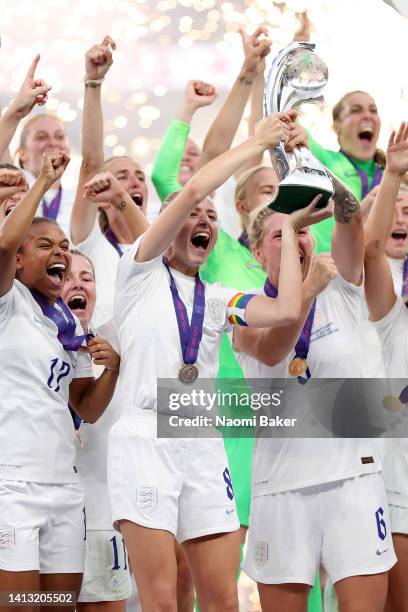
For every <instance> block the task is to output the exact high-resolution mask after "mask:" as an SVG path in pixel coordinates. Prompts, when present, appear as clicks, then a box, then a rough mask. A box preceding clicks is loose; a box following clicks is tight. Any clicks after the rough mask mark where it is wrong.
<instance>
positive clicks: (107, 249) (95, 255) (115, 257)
mask: <svg viewBox="0 0 408 612" xmlns="http://www.w3.org/2000/svg"><path fill="white" fill-rule="evenodd" d="M120 247H121V249H122V250H123V251H124V250H126V249H127V248H129V245H120ZM75 249H77V250H78V251H80V252H81V253H83V254H84V255H86V256H87V257H89V259H90V260H91V261H92V263H93V266H94V269H95V284H96V304H95V311H94V313H93V315H92V321H93V323H94V325H95V326H96V327H100V326H101V325H103V324H104V323H107V322H108V321H110V319H111V318H112V316H113V297H114V294H115V283H116V274H117V270H118V263H119V259H120V257H119V253H118V252H117V250H116V249H115V247H114V246H113V245H112V244H111V243H110V242H109V241H108V240H107V239H106V238H105V236H104V235H103V234H102V232H101V230H100V227H99V224H98V221H96V223H95V225H94V228H93V230H92V232H91V233H90V234H89V236H88V238H86V240H84V241H83V242H80V243H78V244H76V245H75Z"/></svg>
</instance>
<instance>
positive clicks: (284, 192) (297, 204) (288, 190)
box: [268, 185, 333, 215]
mask: <svg viewBox="0 0 408 612" xmlns="http://www.w3.org/2000/svg"><path fill="white" fill-rule="evenodd" d="M319 194H321V195H322V197H321V199H320V200H319V203H318V204H317V206H316V208H324V207H325V206H327V203H328V201H329V200H330V198H331V197H332V195H333V191H332V190H330V191H327V190H326V189H322V188H321V187H315V186H311V185H279V190H278V193H277V195H276V198H275V199H274V200H273V201H272V202H270V203H269V204H268V208H272V210H275V211H276V212H280V213H285V214H287V215H289V214H290V213H292V212H294V211H295V210H299V208H306V206H308V205H309V204H310V202H311V201H312V200H313V198H315V197H316V196H317V195H319Z"/></svg>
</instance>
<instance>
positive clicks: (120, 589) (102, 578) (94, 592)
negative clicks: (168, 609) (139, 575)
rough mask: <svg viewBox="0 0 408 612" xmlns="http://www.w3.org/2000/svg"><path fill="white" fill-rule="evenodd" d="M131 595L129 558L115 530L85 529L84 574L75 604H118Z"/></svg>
mask: <svg viewBox="0 0 408 612" xmlns="http://www.w3.org/2000/svg"><path fill="white" fill-rule="evenodd" d="M131 593H132V585H131V580H130V572H129V565H128V557H127V552H126V548H125V543H124V542H123V539H122V536H121V535H119V534H118V533H117V532H116V531H114V530H113V529H112V530H107V531H99V530H98V531H94V530H90V529H88V530H87V533H86V554H85V572H84V577H83V580H82V588H81V593H80V595H79V598H78V601H81V602H97V601H120V600H122V599H127V598H128V597H129V596H130V595H131Z"/></svg>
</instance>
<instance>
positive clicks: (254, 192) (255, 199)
mask: <svg viewBox="0 0 408 612" xmlns="http://www.w3.org/2000/svg"><path fill="white" fill-rule="evenodd" d="M247 176H248V178H246V177H247ZM241 180H242V181H243V182H242V187H240V181H238V184H237V188H236V202H235V206H236V208H237V211H238V213H239V214H240V216H241V220H242V225H243V227H244V228H247V227H248V223H249V214H250V213H251V212H252V211H253V210H255V209H256V208H258V207H259V206H266V205H267V204H269V203H270V202H271V200H272V199H273V197H274V195H275V193H276V189H277V186H278V177H277V176H276V173H275V171H274V170H273V168H266V167H265V168H260V169H257V170H255V171H253V172H252V173H251V171H249V172H248V173H245V174H244V175H243V176H242V178H241Z"/></svg>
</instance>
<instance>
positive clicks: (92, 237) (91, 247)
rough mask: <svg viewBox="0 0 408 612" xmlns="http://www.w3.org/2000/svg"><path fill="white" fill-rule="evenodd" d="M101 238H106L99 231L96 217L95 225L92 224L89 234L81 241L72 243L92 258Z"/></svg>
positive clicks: (95, 253)
mask: <svg viewBox="0 0 408 612" xmlns="http://www.w3.org/2000/svg"><path fill="white" fill-rule="evenodd" d="M101 240H106V238H105V236H104V235H103V234H102V232H101V228H100V227H99V222H98V219H96V220H95V225H94V226H93V228H92V231H91V233H90V234H89V236H88V237H87V238H85V240H83V241H82V242H78V244H74V245H73V246H74V248H75V249H77V250H78V251H80V252H81V253H83V254H84V255H86V256H87V257H89V258H90V259H93V258H94V257H95V256H96V255H97V253H98V250H99V245H100V243H101Z"/></svg>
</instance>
